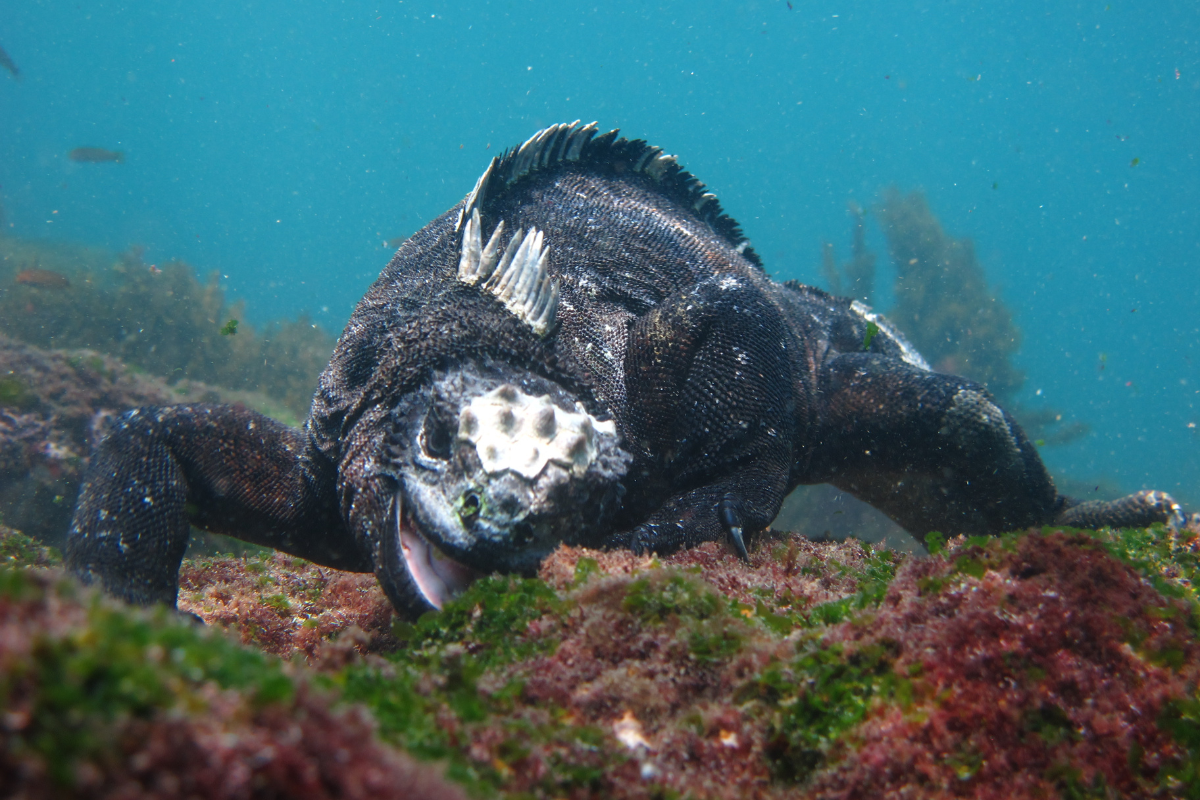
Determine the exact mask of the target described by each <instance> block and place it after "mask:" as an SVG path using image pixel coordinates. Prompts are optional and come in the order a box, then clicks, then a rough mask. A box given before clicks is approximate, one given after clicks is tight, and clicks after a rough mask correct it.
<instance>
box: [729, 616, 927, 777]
mask: <svg viewBox="0 0 1200 800" xmlns="http://www.w3.org/2000/svg"><path fill="white" fill-rule="evenodd" d="M894 659H895V654H894V652H893V651H892V650H890V649H889V648H887V647H884V646H880V645H873V646H868V647H865V648H862V649H860V650H857V651H854V652H847V651H846V649H845V648H844V647H843V646H842V645H840V644H835V645H832V646H826V645H824V644H822V643H821V642H820V641H819V639H817V638H816V637H811V636H810V637H806V638H805V639H804V640H802V642H801V644H800V646H799V652H798V653H797V655H796V656H795V657H794V658H793V659H791V660H788V661H780V662H776V663H773V664H771V665H770V666H768V667H767V668H766V669H765V670H764V671H763V673H762V674H761V675H759V676H758V677H757V678H756V679H755V680H754V681H753V682H752V683H751V684H750V686H749V690H748V691H746V692H745V694H748V695H749V694H751V692H752V693H753V694H752V695H751V696H754V697H756V698H757V699H758V700H759V701H760V702H762V703H764V704H765V705H766V706H767V707H768V708H770V709H771V718H772V719H771V725H770V739H769V744H768V748H767V753H768V755H769V757H770V758H771V759H772V762H773V764H774V768H775V769H774V771H775V775H776V777H777V778H778V779H780V780H783V781H787V782H801V781H803V780H804V779H805V778H807V777H808V776H809V775H810V774H812V773H813V772H814V771H815V770H817V769H819V768H820V767H821V766H822V765H824V763H825V761H826V759H827V757H828V756H829V754H830V753H831V751H833V750H834V749H835V747H836V746H837V745H838V744H839V742H840V740H841V737H842V735H843V734H844V733H846V732H847V731H849V730H850V729H851V728H853V727H854V726H855V725H857V724H858V723H860V722H861V721H862V720H863V718H864V717H865V716H866V714H867V710H868V709H869V708H870V706H871V704H872V702H874V701H876V700H889V699H899V700H901V701H905V700H908V701H910V700H911V697H912V685H911V682H910V681H909V680H908V679H907V678H904V677H902V676H899V675H896V674H895V672H894V671H893V664H894Z"/></svg>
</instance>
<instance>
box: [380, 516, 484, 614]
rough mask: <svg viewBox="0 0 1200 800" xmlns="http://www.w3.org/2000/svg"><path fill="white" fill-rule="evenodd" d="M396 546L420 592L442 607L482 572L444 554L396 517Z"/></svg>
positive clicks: (435, 606)
mask: <svg viewBox="0 0 1200 800" xmlns="http://www.w3.org/2000/svg"><path fill="white" fill-rule="evenodd" d="M397 523H398V524H397V526H396V527H397V528H398V529H399V534H400V549H401V551H402V552H403V553H404V563H405V564H406V565H407V566H408V572H409V574H410V575H412V577H413V581H414V582H415V583H416V584H417V588H418V589H420V590H421V594H423V595H424V596H425V599H426V600H428V601H429V604H430V605H432V606H433V607H434V608H438V609H440V608H442V607H443V606H444V605H445V604H446V602H447V601H449V600H452V599H453V598H455V597H457V596H458V595H460V594H462V592H463V591H464V590H465V589H466V588H467V587H468V586H470V585H471V584H472V583H473V582H474V581H475V580H476V579H477V578H480V577H482V575H483V573H481V572H477V571H476V570H473V569H471V568H470V567H468V566H466V565H465V564H460V563H458V562H457V561H454V560H453V559H450V558H447V557H446V556H445V555H443V554H442V553H441V552H440V551H438V549H437V548H436V547H434V546H433V545H431V544H430V543H429V542H428V541H426V540H425V537H424V536H422V535H421V534H420V533H418V532H417V531H415V530H412V529H411V528H409V527H408V526H407V525H405V524H403V521H402V520H397Z"/></svg>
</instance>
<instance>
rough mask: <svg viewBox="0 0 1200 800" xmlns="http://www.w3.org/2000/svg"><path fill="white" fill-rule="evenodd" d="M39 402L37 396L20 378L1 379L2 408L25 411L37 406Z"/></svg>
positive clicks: (7, 377)
mask: <svg viewBox="0 0 1200 800" xmlns="http://www.w3.org/2000/svg"><path fill="white" fill-rule="evenodd" d="M37 401H38V400H37V395H36V394H34V393H33V392H31V391H30V390H29V387H28V386H26V385H25V383H24V381H22V380H21V379H20V378H15V377H13V376H11V375H6V376H5V377H3V378H0V406H7V407H9V408H15V409H18V410H24V409H27V408H31V407H33V406H35V405H37Z"/></svg>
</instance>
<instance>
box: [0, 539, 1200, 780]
mask: <svg viewBox="0 0 1200 800" xmlns="http://www.w3.org/2000/svg"><path fill="white" fill-rule="evenodd" d="M933 544H934V547H933V549H934V550H935V551H936V554H935V555H933V556H932V557H929V558H913V557H907V556H895V555H893V554H892V553H890V552H888V551H882V550H879V551H877V550H873V549H871V548H869V547H864V546H862V545H860V544H858V543H856V542H846V543H842V544H831V543H814V542H809V541H807V540H804V539H800V538H797V537H793V536H791V535H787V534H778V535H777V536H776V537H775V538H774V539H773V540H771V541H768V542H767V543H766V544H765V545H764V546H763V547H761V548H760V549H759V550H758V552H756V553H754V554H752V556H751V561H750V563H749V564H745V563H742V562H740V561H738V560H737V559H734V558H731V557H730V556H729V555H728V554H727V553H725V552H723V551H722V549H721V548H719V547H717V546H715V545H706V546H704V547H700V548H697V549H694V550H690V551H687V552H683V553H678V554H676V555H674V556H671V557H669V558H663V559H653V558H644V557H638V556H634V555H632V554H630V553H629V552H624V551H622V552H597V551H589V550H583V549H576V548H561V549H560V550H559V551H557V552H556V553H555V554H554V555H553V556H551V558H550V559H549V560H548V561H547V562H546V563H545V565H544V566H543V568H542V571H541V575H540V577H539V578H537V579H532V578H531V579H522V578H514V577H499V576H496V577H491V578H486V579H484V580H482V581H480V582H478V583H476V584H475V585H474V586H472V587H471V588H470V589H469V590H468V591H467V593H466V594H464V595H463V596H462V597H460V598H459V599H457V600H455V601H453V602H452V603H450V604H449V605H448V606H447V608H446V609H445V610H444V611H442V612H439V613H431V614H429V615H426V616H425V617H423V618H422V619H421V620H420V621H418V622H417V623H416V624H413V625H409V624H405V623H396V624H392V623H391V618H390V616H389V614H388V610H387V609H388V604H387V601H386V598H385V597H384V596H383V594H382V592H381V591H380V590H379V589H378V587H377V586H376V585H375V584H374V582H373V581H372V580H370V578H369V576H356V575H349V574H344V573H337V572H335V571H331V570H327V569H318V568H316V567H314V566H312V565H309V564H306V563H305V562H302V561H299V560H298V559H293V558H290V557H287V556H282V555H272V556H270V557H254V558H249V559H238V558H231V557H215V558H206V559H201V560H196V561H193V560H187V561H185V564H184V571H183V576H182V580H183V584H184V587H185V589H184V592H183V595H182V596H181V602H180V605H181V607H185V608H186V609H187V610H189V611H191V612H193V613H195V614H197V615H199V616H201V617H202V618H204V619H205V620H207V621H208V622H209V626H208V629H207V630H206V629H204V628H202V627H197V626H192V625H185V624H182V623H181V622H180V621H179V620H178V619H177V618H175V617H172V616H171V615H169V614H166V613H165V612H164V613H159V614H158V615H154V614H151V615H147V614H145V612H139V611H133V610H128V609H123V608H121V607H119V606H117V605H116V604H111V603H108V602H106V601H99V600H97V599H95V597H94V596H93V595H90V594H87V593H80V592H79V591H78V590H75V589H72V588H70V586H69V584H64V583H62V581H61V579H60V578H57V577H53V575H54V573H49V572H46V571H44V570H41V571H34V572H29V571H28V568H25V569H26V571H24V572H22V571H19V570H14V569H13V568H11V567H10V568H8V569H6V570H4V571H0V626H2V627H3V628H4V630H5V631H7V632H8V633H6V634H5V635H6V636H8V637H9V638H7V639H5V641H6V642H7V641H12V642H16V643H17V645H14V646H13V647H11V648H7V649H6V650H5V655H3V656H2V657H0V687H5V690H6V691H9V695H8V699H7V700H6V702H7V703H8V706H7V708H9V709H11V710H10V711H9V712H8V715H7V716H6V717H5V720H6V722H5V726H6V727H4V728H3V731H2V736H3V737H4V738H5V742H4V746H3V747H2V748H0V753H4V754H7V755H2V756H0V759H7V760H4V761H3V764H2V766H0V780H2V779H4V777H5V776H7V775H19V776H24V777H22V778H21V780H25V781H35V780H36V781H41V783H37V784H36V786H53V787H54V788H55V791H56V792H58V793H59V794H58V795H56V796H85V795H86V796H93V795H98V794H102V793H103V792H102V791H99V790H98V789H97V787H109V786H116V785H118V782H119V781H127V782H130V781H131V782H132V783H130V784H129V785H134V786H139V787H143V789H144V788H145V787H147V786H150V784H149V783H147V782H146V781H147V780H149V778H146V777H145V776H148V775H153V776H155V777H154V780H156V781H167V782H168V783H169V782H170V781H172V780H176V781H182V782H183V783H176V784H173V785H178V786H183V785H189V786H199V785H200V784H198V783H195V781H197V780H200V779H199V778H196V777H194V774H195V771H196V770H201V771H203V770H207V769H208V767H207V766H197V765H210V764H221V765H224V766H223V767H222V769H226V770H230V771H231V774H234V775H244V774H250V773H253V774H255V775H259V774H269V775H275V774H276V773H275V772H272V769H273V768H271V767H266V766H261V765H260V766H258V767H255V766H253V764H255V763H257V762H254V761H253V759H252V758H250V756H249V755H247V754H248V753H261V752H263V749H262V748H265V747H267V746H268V745H269V746H270V747H271V748H279V749H277V750H273V751H272V752H277V753H279V754H280V755H279V756H278V758H280V759H281V760H280V761H279V762H278V763H279V764H287V765H288V769H294V770H300V771H301V772H303V770H304V769H305V765H306V764H307V765H308V769H310V770H311V771H315V772H316V773H319V774H325V772H323V770H334V773H336V774H337V775H342V776H350V775H353V774H359V775H379V774H388V775H397V774H399V775H407V776H410V777H406V778H402V779H394V778H393V779H391V780H392V783H391V784H389V785H392V786H396V785H401V784H398V783H396V782H395V781H396V780H401V781H412V780H417V778H413V777H411V776H413V775H416V776H424V777H422V778H421V780H425V781H427V783H425V784H421V785H422V786H431V787H434V788H431V789H428V791H429V792H441V791H449V790H447V789H445V787H442V786H441V784H439V783H437V781H436V779H435V778H434V777H432V774H431V773H428V772H422V771H420V769H419V768H417V767H414V766H413V765H412V764H411V763H410V762H408V761H406V760H405V759H404V757H403V756H401V755H399V754H397V752H396V749H399V750H402V751H407V752H408V753H409V754H411V755H413V756H416V757H417V758H419V759H422V760H433V761H437V762H440V763H442V764H443V765H444V766H445V768H446V774H447V776H448V777H450V778H451V779H452V780H454V781H456V782H458V783H460V784H462V785H464V786H465V787H466V788H467V789H468V790H470V791H472V792H474V793H479V794H482V795H485V796H487V795H496V796H512V797H516V796H521V797H547V798H549V797H579V798H584V797H597V798H599V797H605V798H607V797H619V798H620V797H628V798H641V797H646V798H650V797H665V796H691V797H697V798H703V797H712V798H735V797H736V798H741V797H763V798H776V797H797V798H799V797H828V798H834V797H838V798H840V797H867V796H888V797H891V796H906V797H943V796H944V797H950V796H954V797H980V798H982V797H1000V796H1003V797H1076V796H1126V797H1157V796H1163V797H1185V796H1193V795H1194V794H1195V793H1196V792H1197V791H1200V702H1198V700H1197V697H1196V686H1197V683H1198V682H1200V642H1198V640H1197V629H1198V627H1200V626H1198V625H1197V618H1196V609H1197V604H1196V594H1195V590H1194V588H1193V585H1192V581H1193V580H1194V579H1195V576H1196V574H1197V570H1198V564H1200V561H1198V557H1197V548H1198V537H1197V532H1195V531H1183V532H1179V533H1173V532H1170V531H1167V530H1165V529H1161V528H1157V529H1151V530H1129V531H1120V532H1113V531H1109V532H1103V533H1093V532H1082V531H1069V530H1054V529H1046V530H1044V531H1029V532H1026V533H1022V534H1014V535H1009V536H1004V537H998V538H991V539H985V538H975V539H970V540H964V539H961V538H960V539H958V540H955V541H953V542H951V546H950V547H948V548H946V549H944V550H943V549H941V548H940V547H939V546H938V543H937V542H934V543H933ZM39 553H41V551H38V550H36V549H33V550H31V549H30V547H29V544H28V540H21V539H20V538H19V537H16V535H15V534H11V533H10V534H8V535H7V536H4V535H2V534H0V554H11V555H9V557H8V563H10V564H20V563H26V561H23V560H22V559H26V560H27V561H33V560H35V559H40V560H41V563H45V561H46V558H47V556H46V555H45V554H44V553H41V554H40V555H39ZM23 554H25V555H23ZM49 557H50V558H52V555H51V556H49ZM220 628H227V629H228V630H229V632H230V633H232V634H233V637H234V638H235V639H238V640H240V641H241V642H243V643H249V647H246V646H243V645H239V644H234V643H232V642H229V641H227V640H226V639H225V638H224V637H222V636H220V635H218V634H217V629H220ZM13 631H16V633H13ZM26 638H28V639H29V640H30V641H33V642H34V644H32V645H28V644H26V643H25V640H26ZM156 647H158V648H161V649H155V648H156ZM262 650H267V651H269V652H273V653H276V654H278V655H280V656H282V657H284V658H285V659H288V660H289V663H287V664H283V665H281V664H280V663H279V662H278V661H275V660H274V659H273V658H271V657H268V656H264V655H261V654H260V652H261V651H262ZM64 654H66V655H64ZM156 654H157V655H156ZM68 657H69V659H74V660H70V661H69V665H80V664H83V665H90V666H87V670H85V672H84V673H81V674H82V675H83V677H80V675H78V674H76V673H75V672H73V671H72V670H74V669H75V668H76V667H74V666H71V667H70V668H69V669H68V668H65V667H64V666H63V665H64V664H68V662H67V661H64V660H63V659H68ZM108 663H112V664H115V665H116V666H115V667H113V668H111V669H109V668H107V667H103V668H102V667H101V666H99V665H102V664H108ZM88 670H90V671H88ZM131 676H132V677H131ZM81 680H85V684H81V683H80V681H81ZM131 681H132V682H131ZM81 685H86V686H88V687H89V688H88V690H87V691H86V692H84V693H82V694H81V693H80V690H79V686H81ZM163 686H167V687H174V688H172V689H170V691H164V690H162V689H161V688H156V687H163ZM314 686H315V687H320V688H321V691H316V690H314V689H313V688H312V687H314ZM13 687H19V689H20V690H19V691H18V689H16V688H13ZM135 688H136V691H135ZM46 697H55V698H59V699H57V700H55V701H54V702H53V703H51V702H50V701H48V700H47V701H46V702H43V701H42V699H40V698H46ZM27 698H33V699H32V700H30V699H27ZM263 698H270V699H268V700H264V699H263ZM331 709H332V710H331ZM338 709H341V710H338ZM372 719H373V720H374V721H373V722H372V721H371V720H372ZM346 726H349V732H347V730H346ZM77 730H82V731H85V732H88V736H92V735H94V734H96V732H98V731H99V732H103V735H101V736H98V737H97V738H95V739H94V740H93V739H87V737H84V739H76V738H72V737H73V736H75V732H76V731H77ZM218 732H219V734H218ZM35 734H36V736H35ZM160 735H161V736H164V737H167V738H165V739H163V740H162V741H168V742H171V743H172V744H171V745H170V746H165V745H154V744H151V743H152V742H156V741H159V740H158V739H155V738H153V737H157V736H160ZM231 735H232V737H233V738H230V736H231ZM272 736H284V737H285V739H286V741H284V742H280V743H276V742H275V741H274V740H273V739H271V737H272ZM172 737H174V738H172ZM85 740H86V741H87V742H90V744H86V746H85V745H84V744H80V743H79V742H80V741H85ZM344 741H352V742H353V744H352V745H350V747H351V749H352V750H353V752H352V754H351V755H349V756H347V757H348V758H350V759H351V761H350V762H348V763H353V764H354V765H356V766H355V770H357V772H352V771H350V770H349V769H347V770H346V771H345V772H344V773H343V772H340V771H338V770H337V769H334V767H333V766H330V764H331V763H341V762H338V760H337V757H336V756H331V755H330V754H331V753H333V754H336V752H338V750H337V747H342V746H344V745H341V744H337V743H339V742H344ZM97 742H104V743H105V744H104V746H103V747H100V745H98V744H96V743H97ZM175 742H180V743H182V744H180V745H179V747H180V748H182V749H181V750H180V752H182V753H185V754H189V753H190V754H192V755H190V756H187V757H181V756H179V755H178V753H176V752H175V750H174V749H172V748H174V747H175V744H174V743H175ZM229 742H235V743H237V742H243V743H245V748H244V749H238V747H232V746H229V745H228V743H229ZM39 748H40V749H39ZM89 748H91V749H89ZM96 748H99V749H96ZM255 748H257V749H255ZM393 748H396V749H393ZM14 754H15V755H14ZM98 754H100V755H98ZM246 759H250V760H249V761H246ZM273 763H274V762H273ZM248 764H249V766H247V765H248ZM31 765H32V766H31ZM145 765H153V769H150V768H149V767H146V766H145ZM147 769H149V770H150V771H148V772H147V771H146V770H147ZM256 769H258V770H260V772H254V770H256ZM339 769H340V768H339ZM247 770H250V772H246V771H247ZM389 770H391V772H389ZM396 770H399V772H396ZM406 770H407V772H406ZM380 771H382V772H380ZM205 774H208V773H205ZM279 774H282V773H279ZM331 774H333V773H331ZM271 779H272V780H274V778H271ZM280 779H281V780H282V778H280ZM339 779H340V778H339ZM346 780H350V778H349V777H346ZM364 780H366V778H364ZM54 781H57V782H54ZM187 781H193V783H186V782H187ZM5 785H10V784H7V783H6V784H5ZM27 785H29V786H34V785H35V784H34V783H28V784H27ZM120 785H125V784H120ZM155 785H165V784H155ZM270 785H271V786H279V785H280V784H270ZM375 785H376V786H379V785H380V784H375ZM403 785H405V786H407V785H410V784H403ZM329 791H330V792H333V791H334V790H333V789H329ZM264 794H265V790H264ZM29 796H38V795H37V794H36V792H35V793H32V794H30V795H29ZM133 796H137V795H136V794H135V795H133ZM206 796H207V795H206ZM244 796H263V795H256V794H254V793H253V792H248V793H247V794H245V795H244ZM345 796H354V795H353V794H347V795H345ZM410 796H422V795H420V794H416V795H410ZM426 796H428V795H426Z"/></svg>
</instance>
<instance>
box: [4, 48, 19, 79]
mask: <svg viewBox="0 0 1200 800" xmlns="http://www.w3.org/2000/svg"><path fill="white" fill-rule="evenodd" d="M0 67H4V68H5V69H6V70H8V71H9V72H11V73H12V76H13V77H14V78H16V79H17V80H21V70H19V69H17V65H16V64H14V63H13V60H12V59H11V58H9V57H8V53H6V52H4V48H3V47H0Z"/></svg>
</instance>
